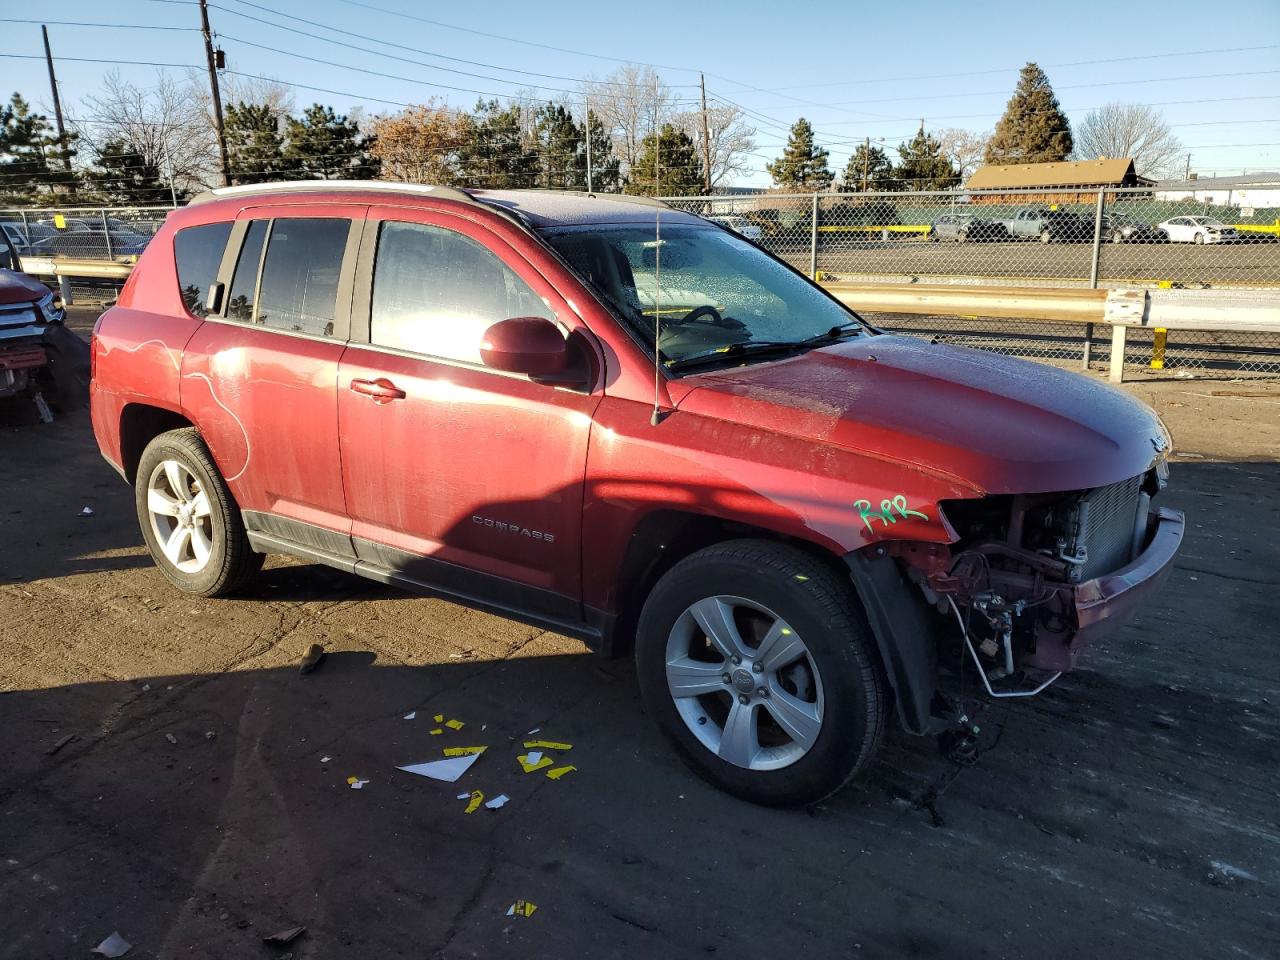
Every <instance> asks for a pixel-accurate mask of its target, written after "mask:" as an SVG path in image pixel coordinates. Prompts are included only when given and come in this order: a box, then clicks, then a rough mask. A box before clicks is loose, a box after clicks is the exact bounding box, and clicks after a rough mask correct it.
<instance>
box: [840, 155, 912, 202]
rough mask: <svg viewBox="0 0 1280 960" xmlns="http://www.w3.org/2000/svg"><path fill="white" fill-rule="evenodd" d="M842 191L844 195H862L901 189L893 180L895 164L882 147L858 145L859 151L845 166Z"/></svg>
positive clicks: (841, 185)
mask: <svg viewBox="0 0 1280 960" xmlns="http://www.w3.org/2000/svg"><path fill="white" fill-rule="evenodd" d="M840 189H841V191H843V192H844V193H862V192H865V191H874V190H896V189H900V187H899V186H898V184H897V181H896V180H894V179H893V164H892V163H891V162H890V161H889V156H888V154H886V153H885V152H884V151H883V150H882V149H880V147H875V146H873V147H870V148H868V146H867V144H865V143H860V144H858V149H857V150H855V151H854V152H853V155H852V156H850V157H849V162H848V163H847V164H846V165H845V168H844V176H842V177H841V178H840Z"/></svg>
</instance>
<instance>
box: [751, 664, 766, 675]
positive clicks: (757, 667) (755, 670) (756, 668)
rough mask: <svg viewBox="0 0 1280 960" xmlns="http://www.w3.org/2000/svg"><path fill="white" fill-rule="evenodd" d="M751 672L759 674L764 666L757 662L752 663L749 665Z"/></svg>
mask: <svg viewBox="0 0 1280 960" xmlns="http://www.w3.org/2000/svg"><path fill="white" fill-rule="evenodd" d="M751 670H752V672H753V673H760V672H762V671H763V670H764V664H762V663H759V662H756V663H753V664H752V665H751Z"/></svg>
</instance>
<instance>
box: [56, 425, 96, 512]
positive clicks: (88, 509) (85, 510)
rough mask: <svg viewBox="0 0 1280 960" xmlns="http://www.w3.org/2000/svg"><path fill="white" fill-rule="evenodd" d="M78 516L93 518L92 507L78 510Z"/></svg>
mask: <svg viewBox="0 0 1280 960" xmlns="http://www.w3.org/2000/svg"><path fill="white" fill-rule="evenodd" d="M46 422H47V421H46ZM80 516H82V517H92V516H93V507H81V508H80Z"/></svg>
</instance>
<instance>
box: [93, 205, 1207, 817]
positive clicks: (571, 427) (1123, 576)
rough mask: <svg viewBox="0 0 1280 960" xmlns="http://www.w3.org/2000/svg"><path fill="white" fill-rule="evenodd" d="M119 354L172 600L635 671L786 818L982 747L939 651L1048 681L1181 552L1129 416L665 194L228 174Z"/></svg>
mask: <svg viewBox="0 0 1280 960" xmlns="http://www.w3.org/2000/svg"><path fill="white" fill-rule="evenodd" d="M659 234H660V236H659ZM659 274H660V276H659ZM93 357H94V377H93V386H92V420H93V428H94V433H95V435H96V437H97V440H98V443H99V445H100V448H101V450H102V453H103V455H104V456H105V457H106V459H107V461H108V462H109V463H111V464H112V465H113V466H114V467H115V469H116V470H117V471H118V472H119V473H120V475H121V476H122V478H124V479H125V480H126V482H128V483H129V484H131V485H132V486H133V488H134V491H135V507H136V510H137V516H138V523H139V526H140V531H141V535H142V538H143V540H144V541H145V543H146V545H147V548H148V550H149V551H150V553H151V555H152V557H153V558H154V560H155V563H156V565H157V566H158V568H159V569H160V571H161V572H162V573H163V575H164V576H165V577H166V578H167V579H168V580H169V581H170V582H171V583H172V584H173V585H174V586H175V587H176V588H177V589H180V590H183V591H186V592H188V593H191V594H198V595H201V596H216V595H223V594H228V593H233V592H235V591H236V590H237V589H238V588H240V587H241V586H243V585H244V584H246V583H247V582H248V581H249V580H250V579H251V578H252V577H253V576H254V575H255V574H256V573H257V572H258V571H259V570H260V569H261V567H262V562H263V555H264V554H267V553H286V554H295V555H299V556H302V557H305V558H306V560H307V562H308V563H325V564H331V565H333V566H335V567H337V568H339V569H341V570H344V571H347V572H348V573H353V574H358V575H363V576H367V577H370V578H373V579H375V580H378V581H380V582H382V583H386V584H393V585H397V586H401V587H406V588H410V589H418V590H423V591H426V592H428V593H432V594H435V595H438V596H444V597H447V598H451V599H453V600H455V601H457V602H460V603H464V604H469V605H472V606H475V607H479V608H482V609H487V610H490V611H492V612H496V613H501V614H503V615H506V616H509V617H514V618H516V619H520V620H523V621H525V622H528V623H531V624H535V625H537V626H539V627H541V628H543V629H550V630H555V631H557V632H559V633H564V634H569V635H573V636H576V637H579V638H581V639H583V640H584V641H586V642H587V643H589V644H592V645H594V646H595V647H597V648H599V649H601V650H602V651H604V652H606V653H610V654H613V655H625V654H631V655H633V656H634V659H635V664H636V670H637V674H638V678H639V688H640V692H641V696H642V697H643V700H644V704H645V708H646V712H647V713H648V714H649V715H650V716H651V717H652V718H653V719H654V721H655V722H656V723H657V725H658V726H659V727H660V728H661V730H662V731H663V732H664V733H665V735H666V736H667V737H668V738H669V739H670V741H671V742H672V743H673V745H674V746H675V748H676V750H677V751H678V752H679V753H680V755H681V756H682V757H683V758H684V759H685V761H686V762H687V763H688V764H689V765H690V766H691V767H692V768H693V769H694V770H696V771H697V772H698V773H699V774H701V775H702V776H703V777H705V778H706V779H707V780H709V781H710V782H712V783H714V784H716V785H718V786H719V787H721V788H723V789H725V790H728V791H730V792H732V793H734V794H736V795H738V796H741V797H745V798H747V799H749V800H753V801H756V802H759V803H767V804H774V805H786V804H800V803H808V802H812V801H816V800H819V799H821V798H822V797H825V796H827V795H828V794H830V793H832V792H834V791H835V790H838V789H839V788H840V787H841V786H842V785H843V784H844V783H845V782H847V781H848V780H849V779H850V778H851V777H852V776H854V775H855V774H857V773H858V772H859V771H860V770H863V769H865V768H866V767H867V766H868V765H869V764H871V763H872V762H873V759H874V757H875V755H876V752H877V750H878V748H879V746H880V743H881V740H882V736H883V734H884V732H885V727H886V725H887V724H888V723H890V722H891V721H892V720H893V718H895V717H896V718H897V720H898V721H900V722H901V724H902V726H903V727H904V728H905V729H906V730H908V731H911V732H913V733H915V734H918V735H933V734H939V733H943V732H947V733H949V734H950V735H952V736H963V737H969V738H970V743H972V737H973V736H974V734H976V732H977V731H976V728H974V727H973V725H972V721H971V719H970V717H971V716H972V712H971V706H966V705H965V701H966V700H969V701H971V699H972V697H973V694H974V691H975V690H976V689H977V688H976V687H975V686H972V685H971V686H969V687H967V688H965V689H964V690H962V691H959V692H957V691H956V690H955V688H948V687H947V685H946V684H947V683H948V682H949V678H951V677H953V676H954V671H953V669H952V668H956V667H960V668H962V669H963V670H965V671H972V672H970V674H969V676H970V677H971V678H973V677H975V676H978V677H981V680H982V683H983V684H984V685H989V684H994V685H995V686H994V687H991V686H988V687H987V689H989V690H992V691H994V692H997V693H1000V692H1003V693H1006V694H1014V693H1016V694H1020V695H1023V696H1028V695H1034V694H1035V693H1036V692H1038V690H1040V689H1044V686H1046V685H1047V683H1051V682H1052V680H1053V679H1055V677H1053V676H1051V674H1056V673H1057V672H1059V671H1064V670H1068V669H1070V668H1071V667H1072V666H1073V665H1075V664H1076V662H1077V658H1078V657H1079V655H1080V652H1081V649H1082V647H1083V646H1084V645H1086V644H1087V643H1088V642H1089V641H1090V640H1091V639H1093V638H1094V637H1097V636H1100V635H1103V634H1106V633H1107V632H1109V629H1110V628H1112V627H1114V626H1115V625H1116V624H1117V623H1118V622H1120V621H1121V620H1122V619H1123V618H1124V617H1125V615H1126V614H1128V613H1130V612H1132V611H1133V610H1134V609H1135V608H1136V607H1138V606H1139V605H1140V604H1141V603H1142V601H1143V600H1144V599H1149V598H1150V597H1151V595H1152V591H1153V589H1154V587H1155V586H1156V584H1157V583H1158V582H1159V581H1160V579H1161V578H1162V577H1163V576H1164V575H1166V574H1167V573H1168V572H1169V571H1170V570H1171V569H1172V567H1173V563H1174V559H1175V557H1176V555H1177V552H1178V548H1179V545H1180V543H1181V540H1182V532H1183V527H1184V521H1183V517H1182V515H1181V514H1180V513H1177V512H1175V511H1172V510H1168V509H1165V508H1164V507H1163V506H1162V505H1160V504H1162V501H1163V496H1162V493H1161V492H1162V490H1163V489H1164V487H1165V485H1166V479H1167V472H1168V471H1167V466H1166V464H1165V460H1166V457H1167V455H1168V452H1169V449H1170V443H1171V441H1170V438H1169V435H1168V432H1167V431H1166V430H1165V428H1164V426H1163V425H1162V424H1161V423H1160V420H1159V418H1158V417H1157V416H1156V415H1155V413H1154V412H1153V411H1152V410H1150V409H1149V408H1148V407H1146V406H1144V405H1143V404H1142V403H1141V402H1140V401H1138V400H1137V399H1135V398H1134V397H1131V396H1129V395H1127V394H1125V393H1122V392H1120V391H1118V390H1115V389H1112V388H1110V387H1107V386H1105V385H1103V384H1100V383H1097V382H1095V381H1094V380H1092V379H1089V378H1086V377H1081V376H1079V375H1078V374H1074V373H1071V372H1068V371H1065V370H1059V369H1057V368H1055V367H1051V366H1045V365H1041V364H1037V363H1032V362H1028V361H1022V360H1016V359H1014V358H1011V357H1004V356H999V355H997V354H993V353H986V352H982V351H977V350H966V349H964V348H963V347H956V346H952V345H948V344H944V343H938V342H936V341H935V342H928V341H925V340H921V339H917V338H913V337H905V336H894V335H890V334H883V333H881V332H879V331H878V330H876V329H874V328H873V327H870V326H869V325H867V324H866V323H864V322H863V321H862V319H861V318H860V317H858V316H857V315H856V314H854V313H852V312H851V311H849V310H848V309H847V308H846V307H844V306H843V305H842V304H841V303H840V302H839V301H838V300H836V299H834V298H833V297H832V296H830V295H829V294H828V293H827V292H826V291H825V290H823V289H822V288H821V287H819V286H818V285H817V284H815V283H813V282H812V281H811V280H809V279H808V278H807V277H805V276H804V275H803V274H801V273H799V272H798V271H797V270H795V269H794V268H792V267H790V266H788V265H787V264H786V263H784V262H782V261H781V260H779V259H777V258H775V257H772V256H770V255H768V254H767V253H765V252H764V251H762V250H761V249H760V248H759V247H757V246H755V245H754V244H751V243H749V242H747V241H746V240H745V239H744V238H742V237H740V236H737V235H736V234H734V233H733V232H732V231H730V230H725V229H722V228H720V227H718V226H716V225H713V224H710V223H708V222H707V221H706V220H704V219H702V218H700V217H697V216H694V215H692V214H689V213H684V212H681V211H679V210H674V209H672V208H670V207H668V206H667V205H665V204H662V203H661V202H660V201H656V200H652V199H648V198H644V197H622V196H617V197H613V196H600V197H587V196H583V195H580V194H578V195H574V194H557V193H554V192H551V191H487V190H478V191H462V190H457V189H453V188H448V187H426V186H419V185H408V184H392V183H373V182H341V183H340V182H332V181H330V182H325V181H310V182H306V183H295V184H272V185H265V184H260V185H252V186H243V187H227V188H223V189H219V190H214V191H211V192H210V193H207V194H204V195H201V196H199V197H197V198H195V199H194V200H193V201H192V202H191V204H190V205H188V206H186V207H184V208H182V209H181V210H178V211H175V212H174V213H173V214H171V215H170V216H169V218H168V219H167V220H166V222H165V225H164V227H162V228H161V230H160V232H159V233H158V234H157V239H156V243H154V244H153V245H152V246H151V247H150V248H149V249H148V250H147V252H146V253H144V254H143V256H142V258H141V259H140V260H139V262H138V264H137V266H136V267H135V268H134V272H133V275H132V277H131V278H130V280H129V283H128V284H127V285H126V286H125V288H124V290H123V292H122V293H121V296H120V300H119V303H118V304H117V305H116V306H113V307H112V308H111V309H109V310H107V311H106V313H104V314H103V315H102V316H101V317H100V318H99V319H98V323H97V326H96V327H95V329H94V334H93ZM424 451H425V452H426V454H429V455H424ZM515 451H519V455H513V452H515ZM1153 504H1155V505H1153ZM179 653H180V652H179V651H174V655H175V656H178V655H179ZM1024 670H1032V671H1046V672H1045V673H1044V674H1043V676H1044V677H1045V682H1044V683H1040V682H1038V681H1037V680H1033V679H1031V678H1024V677H1023V676H1022V674H1021V671H1024ZM1000 688H1003V689H1000ZM1075 689H1078V688H1075ZM1073 696H1075V693H1074V692H1073V690H1068V691H1065V692H1064V693H1063V694H1062V697H1061V700H1060V702H1059V703H1060V704H1061V702H1062V701H1067V700H1070V699H1071V698H1072V697H1073ZM1077 706H1078V705H1077ZM602 709H616V704H612V705H610V704H605V705H603V706H602ZM1060 712H1061V711H1060ZM1066 712H1073V711H1071V710H1068V711H1066ZM1078 712H1079V710H1078V709H1076V710H1074V713H1078ZM984 722H985V720H984ZM1028 756H1032V758H1033V760H1034V755H1033V752H1032V753H1029V754H1028ZM728 815H730V816H732V815H733V812H732V811H729V814H728Z"/></svg>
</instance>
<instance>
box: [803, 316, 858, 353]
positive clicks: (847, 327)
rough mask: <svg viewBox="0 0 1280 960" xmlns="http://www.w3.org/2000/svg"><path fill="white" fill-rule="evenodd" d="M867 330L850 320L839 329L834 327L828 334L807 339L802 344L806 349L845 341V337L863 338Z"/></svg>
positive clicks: (855, 321) (820, 334)
mask: <svg viewBox="0 0 1280 960" xmlns="http://www.w3.org/2000/svg"><path fill="white" fill-rule="evenodd" d="M865 329H866V328H865V327H863V326H862V324H861V323H859V322H858V321H857V320H850V321H849V322H848V323H842V324H840V325H839V326H837V327H832V328H831V329H830V330H828V331H827V332H826V333H819V334H815V335H814V336H812V337H807V338H805V339H804V340H801V341H800V342H801V343H802V344H804V345H805V346H806V347H816V346H821V345H822V344H824V343H835V342H836V341H837V340H843V339H844V338H845V337H852V336H861V335H862V333H863V331H864V330H865Z"/></svg>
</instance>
